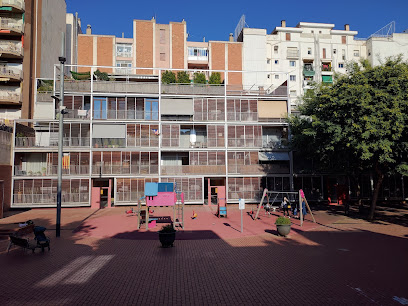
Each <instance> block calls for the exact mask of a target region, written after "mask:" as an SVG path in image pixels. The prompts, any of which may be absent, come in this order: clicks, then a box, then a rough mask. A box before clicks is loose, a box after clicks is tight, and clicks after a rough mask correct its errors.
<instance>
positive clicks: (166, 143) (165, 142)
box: [162, 137, 217, 148]
mask: <svg viewBox="0 0 408 306" xmlns="http://www.w3.org/2000/svg"><path fill="white" fill-rule="evenodd" d="M216 141H217V139H209V138H207V137H205V139H204V140H202V141H195V142H190V141H188V140H183V139H182V138H162V146H163V148H166V147H179V148H208V144H214V143H216Z"/></svg>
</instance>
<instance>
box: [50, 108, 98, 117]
mask: <svg viewBox="0 0 408 306" xmlns="http://www.w3.org/2000/svg"><path fill="white" fill-rule="evenodd" d="M66 111H67V112H66V113H65V114H64V119H84V120H90V119H91V111H89V110H85V109H66ZM59 114H60V112H59V111H58V110H56V111H55V118H56V119H58V118H59V117H58V116H59Z"/></svg>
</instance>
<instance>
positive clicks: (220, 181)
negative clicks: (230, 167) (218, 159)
mask: <svg viewBox="0 0 408 306" xmlns="http://www.w3.org/2000/svg"><path fill="white" fill-rule="evenodd" d="M204 183H205V184H204V197H205V198H204V205H217V204H218V201H220V200H221V201H224V202H223V203H222V204H223V205H225V203H226V198H227V197H226V190H225V178H223V177H217V178H204Z"/></svg>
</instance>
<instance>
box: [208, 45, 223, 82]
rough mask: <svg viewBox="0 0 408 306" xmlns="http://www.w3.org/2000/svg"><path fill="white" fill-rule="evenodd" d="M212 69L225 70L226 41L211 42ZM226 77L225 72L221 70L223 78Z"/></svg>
mask: <svg viewBox="0 0 408 306" xmlns="http://www.w3.org/2000/svg"><path fill="white" fill-rule="evenodd" d="M210 46H211V47H210V54H211V69H213V70H225V43H219V42H211V44H210ZM223 79H224V72H221V80H223Z"/></svg>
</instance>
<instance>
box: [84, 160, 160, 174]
mask: <svg viewBox="0 0 408 306" xmlns="http://www.w3.org/2000/svg"><path fill="white" fill-rule="evenodd" d="M158 173H159V166H157V165H130V164H124V163H120V164H119V163H118V164H111V163H103V162H102V163H101V162H97V163H95V164H94V165H92V174H97V175H106V174H132V175H134V174H136V175H137V174H158Z"/></svg>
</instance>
